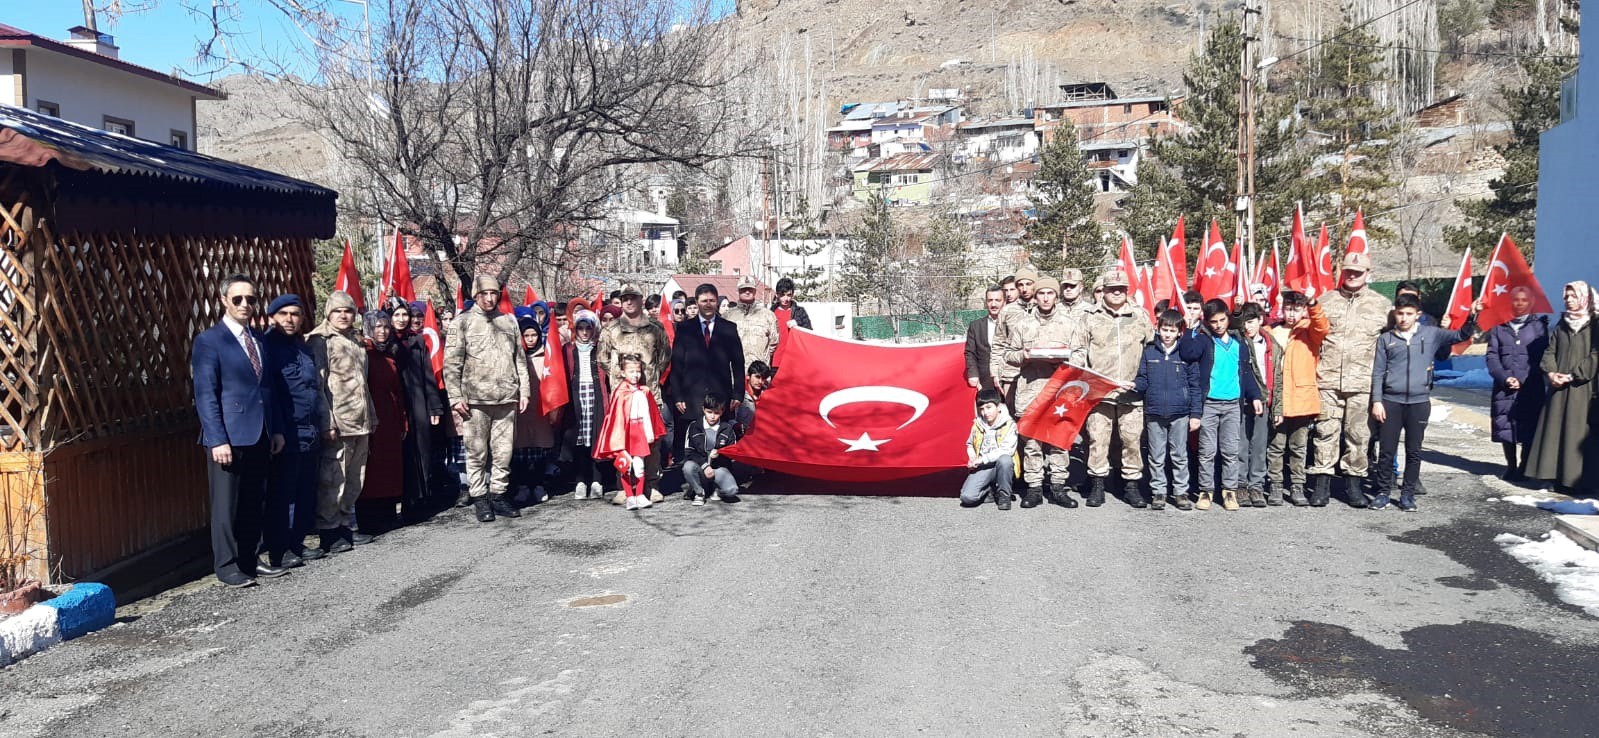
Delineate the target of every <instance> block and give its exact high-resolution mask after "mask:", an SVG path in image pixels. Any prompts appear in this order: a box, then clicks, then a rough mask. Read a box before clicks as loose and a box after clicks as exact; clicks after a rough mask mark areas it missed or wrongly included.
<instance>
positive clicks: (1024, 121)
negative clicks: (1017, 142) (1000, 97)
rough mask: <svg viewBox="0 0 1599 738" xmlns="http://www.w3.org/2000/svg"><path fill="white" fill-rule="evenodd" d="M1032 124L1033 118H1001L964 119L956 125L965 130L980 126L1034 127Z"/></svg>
mask: <svg viewBox="0 0 1599 738" xmlns="http://www.w3.org/2000/svg"><path fill="white" fill-rule="evenodd" d="M1032 125H1033V119H1032V118H1001V119H999V120H983V121H963V122H961V123H959V124H957V125H956V127H957V128H959V129H961V130H963V131H969V130H973V129H978V128H1012V127H1020V126H1028V127H1032Z"/></svg>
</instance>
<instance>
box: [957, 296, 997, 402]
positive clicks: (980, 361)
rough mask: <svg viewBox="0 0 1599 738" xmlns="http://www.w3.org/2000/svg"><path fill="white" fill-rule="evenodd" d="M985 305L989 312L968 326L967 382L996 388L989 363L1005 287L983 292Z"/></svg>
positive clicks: (982, 386) (980, 386) (974, 386)
mask: <svg viewBox="0 0 1599 738" xmlns="http://www.w3.org/2000/svg"><path fill="white" fill-rule="evenodd" d="M983 307H985V308H987V309H988V314H987V315H984V316H983V317H981V318H978V319H977V320H974V321H972V323H971V325H968V326H966V384H968V385H970V386H971V387H972V389H978V390H985V389H995V387H994V375H993V373H992V368H991V367H990V365H989V363H988V359H989V356H990V355H991V354H992V352H993V349H994V325H995V324H996V323H997V322H998V321H999V311H1000V309H1002V308H1004V307H1005V288H1004V287H1001V286H999V285H997V284H996V285H994V286H992V287H989V288H988V291H987V292H985V293H983Z"/></svg>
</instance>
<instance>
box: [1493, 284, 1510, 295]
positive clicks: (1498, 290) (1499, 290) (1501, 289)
mask: <svg viewBox="0 0 1599 738" xmlns="http://www.w3.org/2000/svg"><path fill="white" fill-rule="evenodd" d="M1509 291H1510V288H1508V287H1506V286H1504V285H1502V284H1496V285H1494V294H1495V295H1503V294H1505V293H1506V292H1509Z"/></svg>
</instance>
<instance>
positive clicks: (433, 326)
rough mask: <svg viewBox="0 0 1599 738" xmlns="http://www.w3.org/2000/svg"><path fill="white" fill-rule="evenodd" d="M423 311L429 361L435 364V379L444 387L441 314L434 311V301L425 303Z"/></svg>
mask: <svg viewBox="0 0 1599 738" xmlns="http://www.w3.org/2000/svg"><path fill="white" fill-rule="evenodd" d="M425 304H426V305H427V308H426V310H425V311H424V312H423V313H422V341H423V343H426V344H427V347H428V361H429V362H430V363H431V364H432V365H433V381H434V382H436V383H438V385H439V389H444V334H443V332H442V331H440V330H439V316H438V315H437V314H435V313H434V312H433V303H432V301H429V302H427V303H425Z"/></svg>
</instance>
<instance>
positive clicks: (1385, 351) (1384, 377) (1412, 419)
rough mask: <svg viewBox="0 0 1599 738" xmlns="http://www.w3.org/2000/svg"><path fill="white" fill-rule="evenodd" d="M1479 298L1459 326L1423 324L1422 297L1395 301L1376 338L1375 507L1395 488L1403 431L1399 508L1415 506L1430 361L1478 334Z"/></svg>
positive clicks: (1429, 406) (1428, 398)
mask: <svg viewBox="0 0 1599 738" xmlns="http://www.w3.org/2000/svg"><path fill="white" fill-rule="evenodd" d="M1481 307H1482V303H1481V301H1478V302H1477V303H1476V304H1473V305H1472V306H1471V313H1470V314H1469V315H1467V316H1466V319H1465V321H1463V322H1462V324H1461V326H1460V328H1459V329H1457V330H1445V329H1443V328H1439V327H1437V326H1432V325H1422V324H1421V301H1420V300H1419V299H1417V298H1416V296H1415V295H1409V294H1406V295H1400V296H1399V297H1398V298H1397V299H1395V300H1394V326H1393V327H1392V328H1389V329H1388V330H1386V331H1383V333H1382V335H1380V336H1378V337H1377V356H1376V358H1375V360H1374V362H1373V363H1372V367H1371V417H1372V418H1373V419H1375V420H1376V421H1377V422H1378V423H1379V424H1381V426H1382V428H1381V430H1380V431H1379V432H1378V442H1377V448H1378V455H1377V466H1376V473H1377V480H1376V481H1377V495H1376V497H1375V498H1373V499H1372V501H1371V505H1370V507H1371V509H1373V510H1381V509H1383V508H1385V507H1388V496H1389V495H1390V494H1391V493H1392V492H1393V488H1394V455H1395V454H1396V453H1398V451H1399V434H1400V432H1403V433H1404V434H1405V478H1404V481H1403V482H1402V483H1401V484H1400V487H1399V509H1401V510H1404V511H1405V512H1415V511H1416V484H1417V482H1419V481H1420V479H1421V444H1422V441H1423V439H1424V438H1425V437H1426V435H1427V416H1428V415H1430V414H1431V413H1432V364H1433V358H1434V356H1435V355H1436V354H1437V353H1438V351H1439V350H1441V349H1444V348H1446V347H1448V346H1452V345H1454V344H1457V343H1460V342H1461V341H1469V340H1471V337H1472V336H1474V335H1476V333H1477V311H1478V310H1479V309H1480V308H1481Z"/></svg>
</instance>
